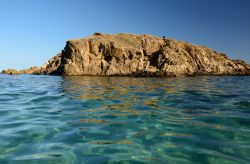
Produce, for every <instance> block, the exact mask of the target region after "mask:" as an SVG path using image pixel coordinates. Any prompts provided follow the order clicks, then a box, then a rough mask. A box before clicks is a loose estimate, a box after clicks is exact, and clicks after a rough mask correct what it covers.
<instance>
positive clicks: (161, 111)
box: [0, 75, 250, 164]
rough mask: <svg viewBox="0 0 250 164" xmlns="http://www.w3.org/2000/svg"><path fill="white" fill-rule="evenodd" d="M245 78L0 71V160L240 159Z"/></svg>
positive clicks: (247, 139) (249, 142)
mask: <svg viewBox="0 0 250 164" xmlns="http://www.w3.org/2000/svg"><path fill="white" fill-rule="evenodd" d="M249 83H250V78H249V77H179V78H130V77H74V76H72V77H53V76H27V75H26V76H7V75H1V76H0V89H1V90H0V130H1V133H0V163H37V162H38V161H39V163H91V164H92V163H108V162H109V163H116V162H126V163H247V162H248V161H249V160H250V156H249V154H250V119H249V118H250V105H249V104H250V101H249V100H250V87H249V86H248V84H249Z"/></svg>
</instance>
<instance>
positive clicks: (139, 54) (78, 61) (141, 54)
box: [3, 33, 250, 76]
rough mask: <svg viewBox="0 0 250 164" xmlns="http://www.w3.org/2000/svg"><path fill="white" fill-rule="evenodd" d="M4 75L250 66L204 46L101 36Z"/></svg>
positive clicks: (232, 71)
mask: <svg viewBox="0 0 250 164" xmlns="http://www.w3.org/2000/svg"><path fill="white" fill-rule="evenodd" d="M3 73H6V74H49V75H122V76H181V75H185V76H193V75H250V65H248V64H247V63H245V62H244V61H242V60H231V59H230V58H229V57H227V56H226V55H225V54H223V53H218V52H216V51H214V50H212V49H210V48H208V47H205V46H198V45H193V44H190V43H187V42H183V41H177V40H174V39H166V38H159V37H155V36H151V35H133V34H123V33H120V34H113V35H111V34H102V33H94V35H93V36H91V37H87V38H84V39H79V40H70V41H67V43H66V46H65V48H64V50H63V51H62V52H61V53H59V54H57V55H56V56H55V57H53V58H52V59H51V60H49V61H48V63H46V64H44V65H43V66H41V67H32V68H29V69H27V70H21V71H16V70H12V69H11V70H4V71H3Z"/></svg>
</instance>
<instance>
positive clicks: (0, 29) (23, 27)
mask: <svg viewBox="0 0 250 164" xmlns="http://www.w3.org/2000/svg"><path fill="white" fill-rule="evenodd" d="M94 32H104V33H119V32H127V33H136V34H142V33H147V34H153V35H156V36H160V37H161V36H163V35H165V36H166V37H169V38H175V39H177V40H184V41H188V42H191V43H194V44H200V45H207V46H208V47H210V48H213V49H215V50H217V51H220V52H224V53H226V54H228V55H229V56H230V57H231V58H241V59H244V60H246V61H247V62H248V63H250V0H0V70H2V69H7V68H15V69H24V68H27V67H30V66H39V65H42V64H43V63H45V62H46V61H47V60H48V59H50V58H51V57H53V56H54V55H55V54H56V53H58V52H60V51H61V50H62V49H63V48H64V46H65V42H66V41H67V40H69V39H73V38H82V37H86V36H89V35H92V33H94Z"/></svg>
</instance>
